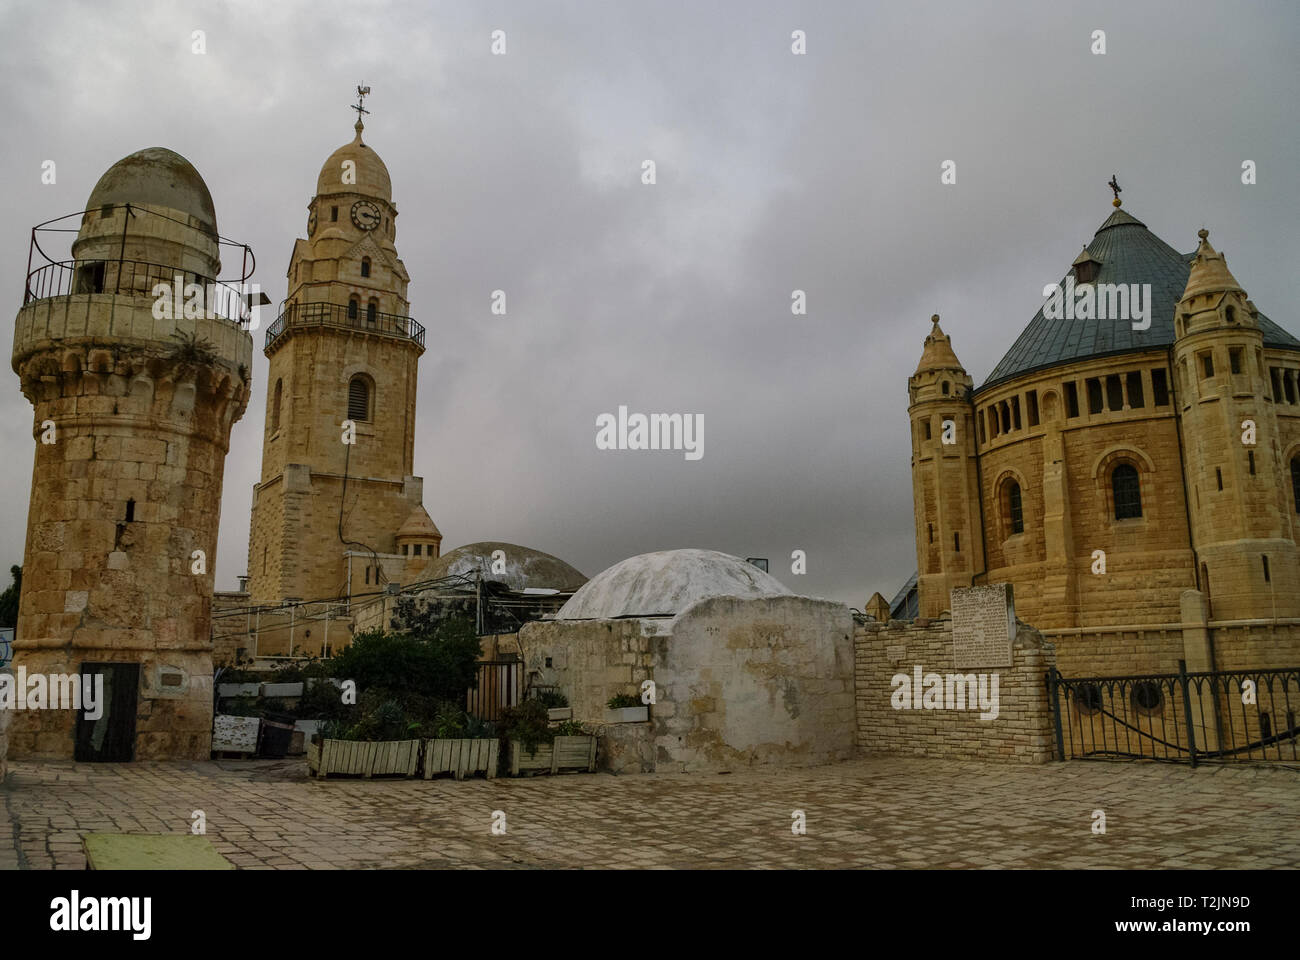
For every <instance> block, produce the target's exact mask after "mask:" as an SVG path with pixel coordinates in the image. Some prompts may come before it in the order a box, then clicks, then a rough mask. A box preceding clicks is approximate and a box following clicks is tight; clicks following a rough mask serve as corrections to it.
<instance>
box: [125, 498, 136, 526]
mask: <svg viewBox="0 0 1300 960" xmlns="http://www.w3.org/2000/svg"><path fill="white" fill-rule="evenodd" d="M134 520H135V501H134V500H128V501H127V502H126V522H127V523H131V522H133V521H134Z"/></svg>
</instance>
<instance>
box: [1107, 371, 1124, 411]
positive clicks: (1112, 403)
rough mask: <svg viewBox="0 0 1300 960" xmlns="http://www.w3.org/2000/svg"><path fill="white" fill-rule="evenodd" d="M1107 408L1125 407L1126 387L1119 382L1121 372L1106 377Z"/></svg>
mask: <svg viewBox="0 0 1300 960" xmlns="http://www.w3.org/2000/svg"><path fill="white" fill-rule="evenodd" d="M1106 409H1107V410H1123V409H1124V387H1123V386H1122V385H1121V384H1120V382H1119V374H1117V373H1112V374H1111V375H1110V376H1108V377H1107V378H1106Z"/></svg>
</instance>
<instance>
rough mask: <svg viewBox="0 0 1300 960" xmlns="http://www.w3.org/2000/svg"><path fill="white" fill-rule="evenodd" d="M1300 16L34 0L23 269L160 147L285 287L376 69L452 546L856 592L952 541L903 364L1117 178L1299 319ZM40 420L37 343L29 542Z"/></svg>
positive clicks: (255, 450) (260, 412) (1009, 277)
mask: <svg viewBox="0 0 1300 960" xmlns="http://www.w3.org/2000/svg"><path fill="white" fill-rule="evenodd" d="M1096 29H1102V30H1104V31H1105V33H1106V53H1105V55H1101V56H1099V55H1095V54H1093V53H1091V52H1090V47H1091V45H1092V40H1091V34H1092V32H1093V31H1094V30H1096ZM195 30H203V31H205V34H206V48H207V49H206V53H205V54H203V55H196V54H194V53H192V52H191V48H192V39H191V37H192V33H193V31H195ZM494 30H503V31H505V34H506V42H507V53H506V54H505V55H504V56H493V55H491V52H490V42H491V38H490V35H491V33H492V31H494ZM794 30H803V31H805V33H806V36H807V54H806V55H803V56H796V55H793V54H792V52H791V42H792V41H791V33H792V31H794ZM1298 46H1300V6H1297V4H1296V3H1295V2H1294V0H1282V2H1276V3H1267V2H1250V3H1233V4H1225V3H1219V2H1188V0H1181V2H1168V3H1153V2H1143V3H1132V2H1131V0H1122V2H1117V3H1108V2H1101V0H1097V2H1090V3H1086V4H1073V5H1071V7H1069V8H1067V7H1066V5H1063V4H1060V3H1042V2H1037V0H1035V2H1024V3H1013V2H1007V0H997V2H988V3H979V2H971V0H962V2H953V3H914V2H909V3H889V4H885V3H847V2H846V3H837V2H829V0H821V2H808V3H753V2H743V3H742V2H735V3H709V2H699V0H696V2H683V3H664V2H657V0H656V2H650V3H646V2H629V0H612V2H595V0H583V2H572V3H559V2H550V0H548V2H539V0H525V2H518V3H493V2H473V3H470V2H467V0H466V2H457V3H438V4H429V3H366V2H360V0H349V2H323V0H313V2H277V3H274V4H271V3H246V2H221V3H210V4H183V3H174V2H157V3H114V2H86V3H53V2H40V3H23V4H15V3H6V4H4V5H3V7H0V77H3V86H4V91H5V101H6V110H5V114H6V116H5V121H4V123H5V126H6V127H7V128H8V129H7V132H6V135H5V136H3V137H2V138H0V174H2V175H3V183H4V185H5V189H4V197H5V203H4V224H5V226H4V229H3V231H0V297H2V298H3V302H5V303H7V304H9V309H11V310H13V311H15V312H16V311H17V310H18V308H19V306H20V305H21V295H22V276H23V271H24V268H25V264H26V259H27V244H28V235H29V234H28V231H29V228H30V227H31V226H32V225H34V224H36V223H38V222H40V221H43V220H48V219H50V218H52V217H55V216H58V215H61V214H64V213H69V212H73V211H79V210H81V209H83V207H84V205H85V203H86V199H87V197H88V195H89V193H90V190H91V188H92V187H93V186H94V184H95V181H96V180H97V179H98V178H99V176H100V175H101V174H102V173H103V172H104V170H105V169H107V168H108V167H109V166H110V165H111V164H112V163H114V162H115V161H117V160H118V159H120V158H121V157H123V156H125V155H127V154H129V153H132V152H134V151H136V150H139V149H142V148H144V147H149V146H165V147H169V148H171V149H173V150H176V151H177V152H179V153H181V154H183V155H184V156H185V157H187V158H188V159H189V160H190V161H191V162H192V163H193V164H194V165H195V166H196V167H197V168H198V170H199V172H200V173H201V174H202V175H203V177H204V178H205V180H206V181H207V184H208V186H209V188H210V189H211V191H212V196H213V199H214V201H215V204H216V210H217V218H218V226H219V229H220V230H221V232H222V234H223V235H225V236H228V237H233V238H235V239H238V240H241V241H245V242H247V243H249V244H251V245H252V247H253V249H254V251H255V252H256V255H257V258H258V267H259V269H258V273H257V276H256V277H255V279H257V280H259V281H260V282H261V284H262V285H263V287H264V288H265V289H266V290H267V291H268V294H269V296H270V297H271V299H272V300H273V301H274V302H276V303H278V302H279V301H280V300H281V299H282V298H283V297H284V296H285V270H286V268H287V265H288V257H289V254H290V251H291V248H292V245H293V241H294V238H296V237H300V236H305V229H306V226H305V224H306V215H307V210H306V206H307V203H308V201H309V200H310V199H311V197H312V193H313V191H314V189H315V184H316V176H317V173H318V172H319V170H320V167H321V164H322V163H323V162H324V160H325V158H326V157H328V156H329V154H330V153H331V152H332V151H333V150H334V149H335V148H336V147H338V146H340V145H341V144H343V143H345V142H347V141H348V140H350V139H351V138H352V123H353V121H354V119H355V116H354V114H353V113H352V112H351V111H350V110H349V109H348V104H349V103H351V102H352V100H353V91H354V88H355V86H356V85H357V84H358V83H366V84H369V85H370V86H371V88H372V90H373V94H372V96H371V97H370V99H369V101H368V102H367V107H369V108H370V109H371V110H372V114H371V116H370V117H368V118H367V124H366V134H365V139H366V142H367V143H369V144H370V145H371V146H372V147H373V148H374V149H375V150H376V151H377V152H378V153H379V155H380V156H381V157H383V159H384V161H385V162H386V163H387V165H388V169H389V171H390V172H391V174H392V178H393V198H394V201H395V202H396V204H397V206H398V209H399V211H400V217H399V219H398V221H397V225H398V226H397V248H398V252H399V254H400V255H401V257H402V258H403V260H404V261H405V263H406V267H407V270H408V271H409V273H410V275H411V286H410V298H411V313H412V316H414V317H415V318H416V319H417V320H419V321H420V322H421V323H422V324H424V326H425V327H426V328H427V330H428V334H427V345H428V352H427V353H426V354H425V355H424V357H423V359H422V360H421V362H420V386H419V408H418V420H417V433H416V445H415V465H416V472H417V473H418V474H420V475H422V476H423V477H424V478H425V486H424V490H425V505H426V507H427V508H428V510H429V513H430V514H431V515H432V516H433V518H434V520H435V521H436V522H437V524H438V525H439V527H440V528H441V529H442V532H443V535H444V540H443V546H444V550H446V549H450V548H452V547H454V546H457V545H460V544H464V543H468V542H471V541H475V540H505V541H510V542H514V543H521V544H526V545H528V546H530V547H535V548H537V549H540V550H544V551H546V552H549V553H553V554H555V555H557V556H559V557H561V558H563V559H565V560H567V561H569V562H570V563H572V564H573V565H574V566H576V567H578V569H580V570H581V571H582V572H583V573H585V574H587V575H588V576H592V575H594V574H596V573H597V572H599V571H600V570H602V569H603V568H604V567H606V566H608V565H610V564H612V563H615V562H617V561H618V560H620V559H623V558H624V557H627V556H631V555H633V554H637V553H642V552H645V551H650V550H663V549H670V548H674V547H704V548H712V549H718V550H723V551H726V552H728V553H734V554H737V555H739V556H742V557H745V556H760V557H768V558H771V560H772V571H773V573H775V574H776V575H777V576H778V577H779V578H780V579H782V580H783V581H784V582H785V583H787V584H788V585H789V586H791V587H792V588H793V589H795V590H796V591H797V592H800V593H808V594H812V595H817V596H829V597H832V598H835V599H839V600H843V601H844V602H846V603H849V604H851V605H853V606H857V607H861V606H862V605H863V603H864V602H865V601H866V599H867V597H869V596H870V594H871V593H872V592H873V591H875V590H879V591H881V592H882V593H884V594H885V596H886V598H888V597H891V596H892V595H893V593H894V591H895V590H896V589H897V588H898V586H899V585H900V584H901V583H902V582H903V581H904V580H905V579H906V578H907V577H908V575H909V574H911V573H912V571H913V570H914V569H915V567H916V555H915V546H914V543H913V532H912V531H913V526H912V495H911V479H910V472H909V454H910V448H909V440H908V420H907V410H906V407H907V393H906V386H907V384H906V381H907V375H908V374H909V373H911V372H912V370H913V369H914V368H915V366H916V362H917V360H918V358H919V356H920V352H921V341H922V339H923V338H924V336H925V335H926V333H927V332H928V330H929V317H930V315H931V314H932V313H939V314H941V315H942V317H943V325H944V328H945V330H946V331H947V332H948V333H949V334H950V335H951V336H952V338H953V345H954V347H955V349H956V351H957V354H958V356H959V357H960V358H961V360H962V362H963V363H964V364H965V365H966V368H967V369H968V370H969V371H970V373H971V375H972V376H973V377H974V378H975V381H976V383H980V382H982V381H983V379H984V378H985V376H986V375H987V374H988V372H989V370H991V369H992V367H993V365H994V364H995V363H996V362H997V361H998V359H999V358H1000V357H1001V356H1002V354H1003V353H1004V352H1005V351H1006V350H1007V348H1009V347H1010V345H1011V344H1012V342H1013V341H1014V339H1015V337H1016V336H1017V334H1018V333H1019V332H1020V330H1021V329H1022V328H1023V327H1024V325H1025V324H1027V323H1028V322H1029V320H1030V319H1031V318H1032V317H1033V315H1034V312H1035V311H1036V310H1037V308H1038V306H1039V305H1040V303H1041V302H1042V294H1041V291H1042V288H1043V285H1044V284H1047V283H1053V282H1055V281H1057V280H1058V279H1060V277H1061V276H1062V274H1063V273H1064V272H1065V270H1066V269H1067V268H1068V266H1069V264H1070V262H1071V261H1072V260H1073V259H1074V257H1075V255H1076V254H1077V253H1078V252H1079V248H1080V245H1081V244H1082V243H1084V242H1086V241H1088V240H1090V239H1091V237H1092V234H1093V232H1094V231H1095V230H1096V228H1097V226H1098V225H1099V224H1100V223H1101V222H1102V221H1103V220H1104V219H1105V218H1106V217H1107V216H1108V215H1109V214H1110V212H1111V206H1110V200H1111V194H1110V191H1109V190H1108V189H1107V188H1106V181H1107V180H1108V179H1109V178H1110V176H1111V174H1112V173H1117V174H1118V175H1119V181H1120V184H1121V185H1122V186H1123V188H1124V193H1123V199H1124V209H1125V210H1127V211H1129V212H1130V213H1132V214H1133V215H1134V216H1136V217H1138V218H1139V219H1141V220H1142V221H1144V222H1145V223H1146V224H1147V226H1148V227H1150V228H1151V229H1152V230H1153V231H1155V233H1156V234H1157V235H1159V236H1160V237H1162V238H1163V239H1165V240H1166V241H1167V242H1169V243H1170V244H1172V245H1173V246H1174V247H1176V248H1177V249H1179V250H1181V251H1190V250H1192V249H1193V248H1194V247H1195V243H1196V231H1197V230H1198V229H1199V228H1200V227H1201V226H1203V225H1204V226H1207V227H1208V228H1209V229H1210V231H1211V242H1212V243H1214V244H1215V246H1216V247H1217V248H1218V249H1220V250H1222V251H1224V252H1225V253H1226V255H1227V257H1228V263H1229V265H1230V267H1231V268H1232V270H1233V272H1234V274H1235V275H1236V276H1237V278H1238V280H1240V281H1241V283H1242V284H1243V286H1245V288H1246V289H1247V291H1248V292H1249V294H1250V295H1251V297H1252V299H1253V300H1254V301H1255V303H1256V304H1258V306H1259V308H1260V309H1261V310H1262V311H1264V312H1265V313H1266V314H1268V315H1269V316H1270V317H1271V318H1272V319H1274V320H1275V321H1276V322H1278V323H1280V324H1281V325H1282V326H1284V327H1286V328H1287V329H1288V330H1290V331H1291V332H1293V333H1300V322H1297V317H1296V302H1295V300H1294V296H1295V292H1294V291H1295V286H1294V277H1295V273H1296V263H1297V262H1298V261H1300V240H1298V239H1297V234H1296V229H1295V226H1296V224H1297V223H1300V191H1298V190H1297V189H1296V177H1297V158H1298V157H1300V137H1298V136H1297V123H1296V112H1295V111H1296V107H1295V105H1296V103H1297V102H1300V71H1297V70H1296V60H1295V51H1296V49H1297V47H1298ZM647 159H650V160H654V161H655V163H656V164H657V179H658V182H657V184H655V185H654V186H645V185H643V184H642V183H641V164H642V161H644V160H647ZM45 160H54V161H56V163H57V183H56V184H54V185H42V184H41V180H40V178H41V164H42V162H43V161H45ZM945 160H953V161H955V163H956V165H957V167H956V169H957V183H956V184H955V185H951V186H945V185H943V184H941V183H940V172H941V171H940V165H941V163H942V162H943V161H945ZM1243 160H1253V161H1255V163H1256V164H1257V166H1258V183H1257V184H1256V185H1253V186H1243V185H1242V183H1241V176H1240V171H1241V163H1242V161H1243ZM237 266H238V265H237V264H234V263H229V264H227V271H226V272H227V274H230V273H231V272H232V271H235V270H236V269H237ZM496 289H502V290H505V291H506V294H507V297H508V315H507V316H504V317H501V316H493V315H492V314H491V312H490V296H491V292H492V291H493V290H496ZM795 289H802V290H804V291H806V292H807V299H808V314H807V316H793V315H792V314H791V311H790V297H791V291H792V290H795ZM270 319H273V318H271V317H266V316H265V314H264V320H263V329H264V328H265V325H266V323H267V322H269V320H270ZM255 338H256V340H255V342H256V350H255V352H254V367H253V380H254V386H253V399H252V402H251V403H250V405H249V408H248V411H247V412H246V413H245V415H244V417H243V419H242V420H241V421H240V422H239V423H238V424H237V425H236V426H235V429H234V433H233V436H232V439H231V452H230V456H229V458H228V459H227V461H226V474H225V490H224V497H223V503H222V515H221V535H220V543H219V552H218V559H217V585H218V587H219V588H222V589H226V588H231V587H233V586H234V579H235V576H236V575H237V574H240V573H243V572H244V570H245V568H246V564H247V550H248V523H249V509H250V505H251V495H252V485H253V483H254V481H255V480H256V478H257V476H258V473H259V467H260V461H261V437H262V425H263V421H264V412H265V401H266V369H267V362H266V359H265V357H264V356H263V355H262V352H261V345H262V342H263V331H261V330H259V331H258V332H257V333H256V334H255ZM619 404H626V405H627V406H628V407H629V408H630V410H632V411H634V412H636V411H640V412H645V413H650V412H670V413H672V412H680V413H692V414H702V415H703V417H704V423H705V432H704V444H705V446H704V456H703V458H702V459H701V460H699V461H694V462H692V461H688V460H686V459H685V458H684V457H683V456H682V454H681V453H673V452H628V451H612V452H611V451H601V450H598V449H597V448H596V444H595V435H596V426H595V418H596V416H597V415H598V414H600V413H605V412H614V411H616V410H617V407H618V405H619ZM31 430H32V409H31V406H30V405H29V404H28V402H27V401H26V400H25V399H24V398H23V396H22V395H21V393H20V392H19V389H18V383H17V378H16V377H14V376H12V375H10V380H9V388H8V389H7V390H3V391H0V444H2V445H3V449H4V452H5V455H6V457H5V459H6V463H7V465H8V467H9V469H8V470H7V471H6V473H5V478H4V484H5V493H6V496H5V497H4V500H3V503H0V547H2V548H3V549H2V550H0V562H3V563H4V564H5V565H6V567H7V566H8V564H10V563H19V562H21V559H22V551H23V543H24V538H25V523H26V514H27V503H28V498H29V496H30V489H31V487H30V484H31V464H32V453H33V446H34V440H33V437H32V432H31ZM796 549H799V550H804V551H806V552H807V557H808V572H807V574H806V575H805V576H801V577H799V576H792V575H791V574H790V559H789V558H790V554H791V551H793V550H796Z"/></svg>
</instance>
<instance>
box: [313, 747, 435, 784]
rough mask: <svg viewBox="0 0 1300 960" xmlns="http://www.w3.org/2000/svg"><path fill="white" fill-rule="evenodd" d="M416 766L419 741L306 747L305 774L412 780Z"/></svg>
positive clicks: (418, 755)
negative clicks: (395, 776)
mask: <svg viewBox="0 0 1300 960" xmlns="http://www.w3.org/2000/svg"><path fill="white" fill-rule="evenodd" d="M419 765H420V741H419V740H381V741H371V740H321V739H319V738H315V739H313V740H312V742H311V743H309V744H308V745H307V772H308V773H310V774H311V775H312V776H315V777H319V778H320V779H322V780H323V779H324V778H325V777H327V776H329V775H330V774H336V775H339V776H353V777H357V776H360V777H366V778H367V779H368V778H370V777H383V776H392V775H399V776H403V777H413V776H415V771H416V768H417V767H418V766H419Z"/></svg>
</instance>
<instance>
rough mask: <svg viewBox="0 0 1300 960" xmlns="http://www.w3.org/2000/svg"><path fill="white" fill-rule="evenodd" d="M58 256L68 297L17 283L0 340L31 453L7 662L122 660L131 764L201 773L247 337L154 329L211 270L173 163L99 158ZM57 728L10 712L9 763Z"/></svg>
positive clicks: (207, 320)
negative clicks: (133, 677)
mask: <svg viewBox="0 0 1300 960" xmlns="http://www.w3.org/2000/svg"><path fill="white" fill-rule="evenodd" d="M128 204H129V205H130V209H129V210H128V206H127V205H128ZM124 238H125V239H124ZM72 250H73V255H74V258H75V264H74V265H73V266H72V274H71V276H72V280H71V283H70V284H69V285H68V286H65V287H60V286H57V285H56V287H55V288H54V289H53V290H52V291H51V295H49V296H41V297H32V296H31V289H30V287H29V299H28V301H27V302H26V303H25V304H24V306H23V307H22V309H21V310H20V311H19V313H18V317H17V321H16V324H15V330H14V348H13V368H14V371H15V372H16V373H17V374H18V377H19V381H20V384H21V388H22V391H23V394H24V395H25V396H26V397H27V399H28V400H29V401H31V403H32V405H33V408H34V413H35V416H34V420H33V437H34V439H35V442H36V456H35V465H34V468H33V473H32V493H31V500H30V507H29V511H28V521H27V541H26V549H25V553H24V560H23V571H24V577H23V586H22V594H21V597H20V601H19V615H18V628H17V640H16V643H15V645H14V650H15V666H22V667H25V668H26V670H27V672H28V674H29V675H30V674H33V673H45V674H70V673H81V672H83V667H85V666H86V665H89V664H97V663H105V662H111V663H127V664H137V665H138V666H139V671H140V672H139V677H140V679H139V689H138V690H137V691H133V692H132V694H133V695H132V696H131V697H130V698H128V700H130V701H131V702H134V703H135V704H136V706H135V710H136V715H135V735H134V756H135V758H137V759H159V758H173V759H176V758H190V759H203V758H206V757H207V756H208V754H209V746H210V742H211V725H212V690H211V680H212V642H211V638H210V635H209V616H210V609H211V604H212V590H213V571H214V569H215V566H216V547H217V525H218V520H219V517H220V508H221V489H222V477H223V470H224V466H225V458H226V453H227V451H228V449H229V441H230V430H231V427H232V425H233V424H234V423H235V421H237V420H238V419H239V417H240V416H241V415H242V414H243V412H244V409H245V406H246V404H247V400H248V393H249V370H250V367H251V363H252V338H251V337H250V335H249V333H248V332H247V330H246V329H244V328H243V326H242V325H241V324H240V323H239V322H238V319H237V317H238V315H237V314H236V315H235V317H234V318H231V319H227V318H226V317H225V316H222V315H218V314H216V313H212V314H210V315H208V314H205V313H204V312H203V311H201V310H200V311H194V312H195V313H196V314H198V315H194V316H185V315H184V314H181V315H179V316H176V317H175V318H170V317H165V316H164V318H162V319H159V318H158V313H159V312H161V311H156V310H155V304H156V302H157V300H158V297H157V295H156V294H155V291H154V284H155V282H158V281H164V282H170V280H171V279H172V277H173V276H175V275H180V276H181V277H182V278H183V281H184V283H185V284H191V283H202V284H204V285H205V286H209V285H210V284H211V278H214V277H216V276H217V275H218V273H219V271H220V262H219V245H218V240H217V233H216V221H215V214H214V213H213V210H212V200H211V197H210V196H209V195H208V191H207V188H206V186H204V185H203V181H202V179H201V178H200V177H199V176H198V173H197V171H195V170H194V168H193V167H192V166H191V165H190V164H189V163H188V161H186V160H185V159H184V158H183V157H180V156H178V155H177V154H174V153H172V152H171V151H168V150H162V149H159V148H154V149H150V150H145V151H141V152H140V153H138V154H134V155H132V156H131V157H127V158H126V159H124V160H122V161H120V162H119V163H118V164H115V165H114V167H113V168H111V169H110V170H109V172H108V173H106V174H105V175H104V177H103V178H101V180H100V182H99V184H98V185H97V186H96V188H95V190H94V191H93V192H92V194H91V197H90V201H89V203H88V204H87V212H86V214H85V215H84V217H83V220H82V225H81V228H80V232H79V233H78V236H77V239H76V241H75V243H74V244H73V248H72ZM46 269H51V268H46ZM178 335H179V337H178ZM50 428H52V430H53V433H52V434H49V435H48V436H49V437H51V438H52V442H46V437H47V429H50ZM196 551H201V553H196ZM75 719H76V715H75V714H74V713H73V712H72V711H69V710H26V711H21V712H19V713H18V715H17V716H16V717H15V719H14V723H13V727H12V729H11V732H10V750H11V755H12V756H15V757H21V756H44V757H70V756H72V755H73V752H74V726H75ZM121 719H122V718H121V717H117V718H115V721H114V722H116V721H118V720H121Z"/></svg>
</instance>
